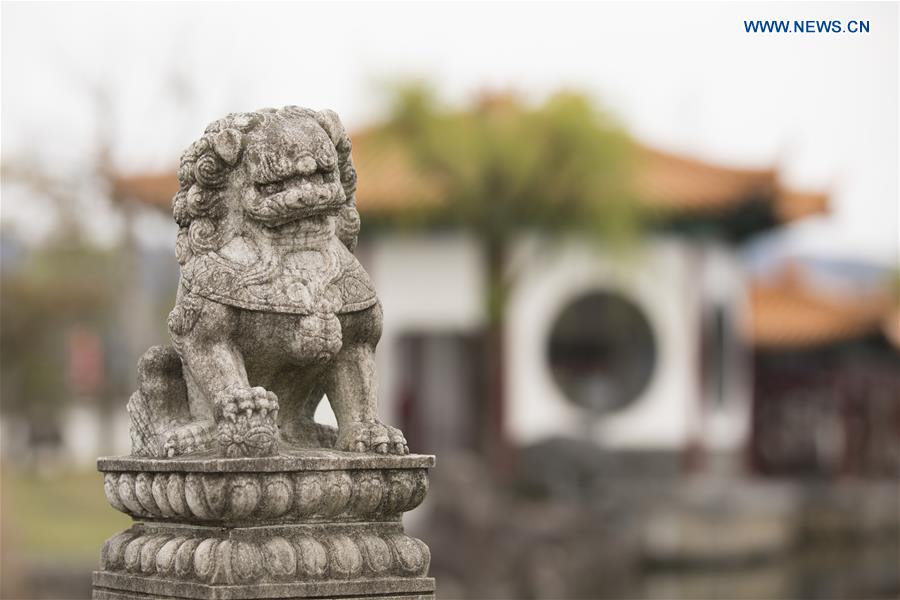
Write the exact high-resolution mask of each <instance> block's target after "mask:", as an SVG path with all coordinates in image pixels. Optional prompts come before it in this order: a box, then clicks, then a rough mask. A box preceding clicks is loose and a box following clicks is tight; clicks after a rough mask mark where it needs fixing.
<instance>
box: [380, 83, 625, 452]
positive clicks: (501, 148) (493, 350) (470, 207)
mask: <svg viewBox="0 0 900 600" xmlns="http://www.w3.org/2000/svg"><path fill="white" fill-rule="evenodd" d="M373 135H374V140H373V141H374V142H375V143H378V141H379V140H380V141H381V142H382V143H386V144H394V145H397V144H400V145H402V146H404V147H405V148H407V149H408V152H409V153H410V154H411V156H412V160H413V161H414V164H415V165H416V166H417V168H418V169H419V170H420V172H421V173H422V174H424V175H425V176H427V177H428V178H429V179H430V180H432V181H434V182H435V183H436V185H437V187H438V188H439V189H440V194H439V195H440V200H441V201H440V202H436V203H429V204H428V205H427V208H424V209H423V210H420V211H419V212H418V213H417V214H415V215H414V216H415V217H416V219H417V221H416V222H417V223H418V224H420V225H432V226H434V225H450V226H456V227H459V228H462V229H465V230H468V231H470V232H472V233H473V234H474V235H475V236H476V238H477V239H478V240H479V243H480V244H481V246H482V250H483V253H484V256H485V259H486V262H487V277H488V282H487V284H488V288H487V289H488V298H487V299H486V303H487V314H488V315H489V331H488V336H487V344H488V356H489V359H488V360H489V361H490V364H489V366H488V377H489V381H490V384H489V385H490V389H489V399H490V404H491V406H492V407H493V409H489V414H487V415H485V417H486V420H487V421H488V422H489V423H490V425H489V426H490V427H491V428H492V429H493V430H494V431H496V430H497V428H498V427H499V419H500V413H499V410H497V409H499V408H500V407H501V406H502V405H501V402H502V394H503V390H502V378H503V374H502V370H501V369H502V364H503V361H502V357H503V342H502V340H503V337H502V331H503V317H504V313H505V309H506V304H507V299H508V296H509V292H510V289H511V286H512V284H513V283H514V281H515V278H516V273H515V271H514V270H512V269H511V268H510V264H509V253H510V249H511V244H512V243H513V241H514V240H515V239H516V238H517V237H518V235H519V234H521V233H525V232H528V233H536V234H539V235H538V237H539V238H540V239H544V240H547V241H548V242H550V241H552V240H553V239H557V238H558V236H557V235H555V234H559V233H567V234H569V235H581V236H585V237H587V238H589V239H594V240H602V241H603V242H604V243H605V244H607V245H608V246H609V247H610V248H614V249H615V248H619V249H621V248H625V247H627V246H628V242H629V241H630V240H633V239H634V238H635V236H636V234H637V233H638V232H639V230H640V228H641V226H642V218H641V213H640V211H639V210H638V206H639V204H638V203H637V202H635V199H634V198H633V197H632V194H631V193H630V191H629V182H630V180H631V178H630V158H631V155H632V149H631V142H630V139H629V137H628V136H627V135H626V134H625V132H624V131H623V130H622V129H621V128H620V127H619V126H618V125H617V124H616V123H615V122H614V121H613V119H611V118H610V117H609V115H608V114H606V113H605V112H603V111H602V110H600V109H598V108H597V106H596V104H595V103H593V102H592V101H591V100H590V99H588V98H587V97H585V96H583V95H580V94H577V93H560V94H557V95H555V96H553V97H551V98H549V99H548V100H547V101H545V102H543V103H542V104H539V105H530V104H528V103H526V102H523V101H521V100H520V99H519V98H517V97H515V96H514V95H509V94H506V95H493V96H483V97H481V98H479V99H477V100H476V101H475V102H474V103H473V104H472V105H470V106H468V107H465V108H463V109H454V108H450V107H447V106H444V105H442V104H441V103H440V102H439V101H438V100H437V99H436V98H435V96H434V94H433V93H432V92H431V91H430V90H429V88H428V87H426V86H424V85H421V84H411V85H404V86H400V87H398V88H396V89H395V90H394V93H393V95H392V102H391V108H390V113H389V117H388V120H387V122H386V124H385V126H384V127H382V128H379V129H378V130H377V132H375V133H374V134H373ZM491 437H492V436H490V435H489V436H488V439H491Z"/></svg>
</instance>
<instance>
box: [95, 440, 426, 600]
mask: <svg viewBox="0 0 900 600" xmlns="http://www.w3.org/2000/svg"><path fill="white" fill-rule="evenodd" d="M433 464H434V457H433V456H420V455H405V456H390V455H375V454H356V453H345V452H337V451H330V450H297V451H293V452H289V453H282V454H281V455H279V456H272V457H265V458H219V457H216V456H214V455H212V454H210V455H209V456H197V455H192V456H190V457H188V458H177V459H148V458H140V457H134V456H129V457H115V458H101V459H100V460H99V461H98V466H99V470H100V471H101V472H103V473H104V490H105V492H106V497H107V499H108V500H109V502H110V504H112V506H114V507H115V508H116V509H118V510H120V511H122V512H124V513H125V514H128V515H130V516H131V517H132V518H134V520H135V523H134V525H133V526H132V527H131V528H129V529H128V530H126V531H124V532H122V533H120V534H118V535H115V536H113V537H112V538H110V539H109V540H107V542H106V543H105V544H104V546H103V550H102V553H101V558H100V570H99V571H95V572H94V579H93V582H94V592H93V597H94V598H95V600H125V599H128V600H137V599H141V600H151V599H157V598H198V599H209V600H212V599H222V600H232V599H233V600H239V599H251V598H252V599H260V598H266V599H268V598H272V599H274V598H282V599H286V598H357V599H358V598H379V599H384V598H403V599H411V598H433V596H434V579H432V578H430V577H428V576H427V573H428V565H429V562H430V553H429V550H428V547H427V546H426V545H425V543H424V542H422V541H421V540H418V539H416V538H413V537H410V536H408V535H406V534H405V533H404V531H403V525H402V522H401V517H402V515H403V513H404V512H406V511H409V510H411V509H413V508H415V507H416V506H418V505H419V504H420V503H421V502H422V500H423V499H424V497H425V493H426V490H427V487H428V479H427V469H428V468H429V467H431V466H432V465H433Z"/></svg>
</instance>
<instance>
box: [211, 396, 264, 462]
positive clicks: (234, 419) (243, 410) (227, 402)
mask: <svg viewBox="0 0 900 600" xmlns="http://www.w3.org/2000/svg"><path fill="white" fill-rule="evenodd" d="M215 409H216V425H217V427H218V437H219V445H220V446H221V448H222V451H223V453H224V454H225V456H227V457H229V458H238V457H243V456H271V455H273V454H275V453H277V451H278V447H277V442H276V434H277V433H278V426H277V425H276V418H277V416H278V398H277V397H276V396H275V394H274V393H272V392H269V391H266V390H265V389H264V388H261V387H253V388H230V389H228V390H224V391H222V392H220V393H219V395H218V396H217V397H216V401H215Z"/></svg>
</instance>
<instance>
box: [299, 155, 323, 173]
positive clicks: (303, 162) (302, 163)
mask: <svg viewBox="0 0 900 600" xmlns="http://www.w3.org/2000/svg"><path fill="white" fill-rule="evenodd" d="M318 168H319V167H318V165H317V164H316V159H315V158H313V157H312V156H310V155H309V154H306V155H304V156H301V157H300V159H299V160H298V161H297V170H298V171H299V172H300V174H301V175H309V174H311V173H315V172H316V170H317V169H318Z"/></svg>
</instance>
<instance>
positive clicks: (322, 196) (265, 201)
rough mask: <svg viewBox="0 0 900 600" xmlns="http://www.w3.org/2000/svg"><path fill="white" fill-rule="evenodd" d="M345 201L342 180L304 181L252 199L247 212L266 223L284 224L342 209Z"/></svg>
mask: <svg viewBox="0 0 900 600" xmlns="http://www.w3.org/2000/svg"><path fill="white" fill-rule="evenodd" d="M345 201H346V197H345V196H344V189H343V188H342V187H341V184H340V183H337V182H332V183H321V184H312V183H303V184H301V185H300V186H298V187H293V188H290V189H287V190H284V191H282V192H278V193H275V194H272V195H270V196H265V197H263V198H259V199H256V200H255V201H253V202H249V203H248V205H247V206H246V208H245V210H246V212H247V214H248V215H249V216H250V217H252V218H253V219H256V220H257V221H261V222H262V223H265V224H266V225H273V226H275V225H283V224H285V223H290V222H291V221H295V220H297V219H302V218H304V217H309V216H312V215H317V214H320V213H322V212H326V211H335V210H337V209H339V208H340V207H341V206H342V205H343V204H344V203H345Z"/></svg>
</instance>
